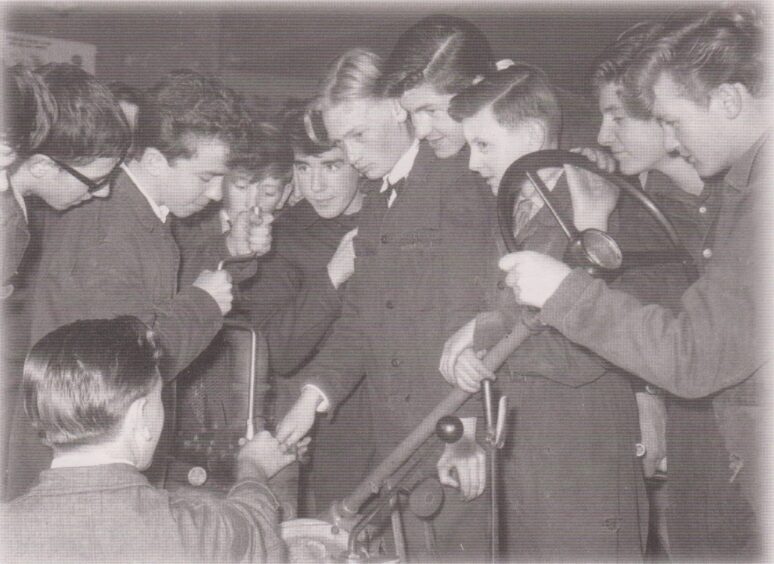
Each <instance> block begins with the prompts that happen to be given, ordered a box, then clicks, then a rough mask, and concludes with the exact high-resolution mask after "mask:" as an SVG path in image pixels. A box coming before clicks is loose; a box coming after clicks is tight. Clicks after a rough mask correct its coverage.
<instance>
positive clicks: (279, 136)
mask: <svg viewBox="0 0 774 564" xmlns="http://www.w3.org/2000/svg"><path fill="white" fill-rule="evenodd" d="M229 168H231V169H232V170H241V171H244V172H247V173H249V174H250V176H251V179H252V181H253V182H258V181H260V180H263V179H265V178H268V177H273V178H280V179H282V180H286V181H290V178H291V176H292V174H293V150H292V149H291V147H290V142H289V141H288V138H287V136H286V135H285V134H284V133H283V132H282V131H281V130H280V129H279V128H278V127H276V126H275V125H273V124H272V123H269V122H258V123H256V124H255V125H254V126H253V127H252V128H251V130H250V134H249V137H248V142H247V143H244V144H239V145H238V147H237V149H236V150H234V151H232V153H231V158H230V159H229Z"/></svg>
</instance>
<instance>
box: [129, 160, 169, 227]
mask: <svg viewBox="0 0 774 564" xmlns="http://www.w3.org/2000/svg"><path fill="white" fill-rule="evenodd" d="M121 168H122V169H123V170H124V172H125V173H126V175H127V176H128V177H129V179H130V180H131V181H132V182H133V183H134V185H135V186H136V187H137V189H138V190H139V191H140V194H142V195H143V196H144V197H145V199H146V200H148V204H149V205H150V207H151V209H152V210H153V213H154V214H156V217H158V218H159V220H161V223H166V222H167V216H168V215H169V208H168V207H167V206H160V205H158V204H157V203H156V202H155V201H154V200H153V198H151V197H150V196H149V195H148V193H147V192H146V191H145V189H144V188H143V187H142V184H140V183H139V182H138V181H137V177H135V176H134V174H132V171H131V170H129V167H128V166H126V163H121Z"/></svg>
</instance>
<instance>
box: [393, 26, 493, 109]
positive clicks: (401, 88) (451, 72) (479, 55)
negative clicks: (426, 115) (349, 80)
mask: <svg viewBox="0 0 774 564" xmlns="http://www.w3.org/2000/svg"><path fill="white" fill-rule="evenodd" d="M494 68H495V61H494V55H493V53H492V48H491V46H490V45H489V41H488V40H487V38H486V36H485V35H484V33H483V32H482V31H481V30H480V29H479V28H477V27H476V26H475V25H473V24H472V23H471V22H469V21H467V20H465V19H463V18H458V17H454V16H448V15H444V14H437V15H432V16H428V17H426V18H424V19H422V20H420V21H419V22H417V23H416V24H414V25H413V26H412V27H410V28H409V29H408V30H406V31H405V32H404V33H403V34H402V35H401V36H400V37H399V38H398V41H397V42H396V44H395V47H394V48H393V50H392V53H390V56H389V57H388V59H387V62H386V63H385V65H384V75H383V77H382V79H381V81H380V90H381V92H382V93H383V94H384V95H385V96H390V97H399V96H401V95H402V94H403V93H404V92H406V91H407V90H411V89H412V88H416V87H417V86H420V85H421V84H422V83H423V82H428V83H430V84H432V85H433V87H434V88H435V89H436V90H437V91H438V92H440V93H443V94H457V93H458V92H460V91H462V90H463V89H465V88H467V87H468V86H470V85H471V84H472V83H473V80H474V79H475V78H476V77H477V76H481V75H484V74H486V73H489V72H491V71H493V70H494Z"/></svg>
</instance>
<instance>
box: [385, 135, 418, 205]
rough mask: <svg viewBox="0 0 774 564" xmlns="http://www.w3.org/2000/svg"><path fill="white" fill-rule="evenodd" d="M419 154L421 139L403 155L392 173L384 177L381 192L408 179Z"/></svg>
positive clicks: (415, 140)
mask: <svg viewBox="0 0 774 564" xmlns="http://www.w3.org/2000/svg"><path fill="white" fill-rule="evenodd" d="M417 153H419V139H414V141H413V142H412V143H411V146H410V147H409V148H408V150H406V152H405V153H403V154H402V155H401V157H400V158H399V159H398V161H397V162H396V163H395V165H393V167H392V169H391V170H390V172H388V173H387V174H385V175H384V177H383V179H382V188H381V190H379V191H380V192H384V191H385V190H387V186H389V185H393V184H395V183H396V182H399V181H401V180H403V179H404V178H406V177H407V176H408V175H409V173H410V172H411V169H412V168H413V167H414V161H415V160H416V158H417Z"/></svg>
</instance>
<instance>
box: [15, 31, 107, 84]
mask: <svg viewBox="0 0 774 564" xmlns="http://www.w3.org/2000/svg"><path fill="white" fill-rule="evenodd" d="M17 63H21V64H23V65H25V66H29V67H33V68H34V67H37V66H40V65H44V64H46V63H72V64H73V65H76V66H79V67H81V68H82V69H83V70H85V71H87V72H90V73H91V74H95V70H96V69H95V67H96V64H97V47H96V46H95V45H92V44H90V43H83V42H81V41H68V40H65V39H56V38H53V37H45V36H43V35H33V34H31V33H18V32H7V33H5V46H4V49H3V64H5V66H12V65H15V64H17Z"/></svg>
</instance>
